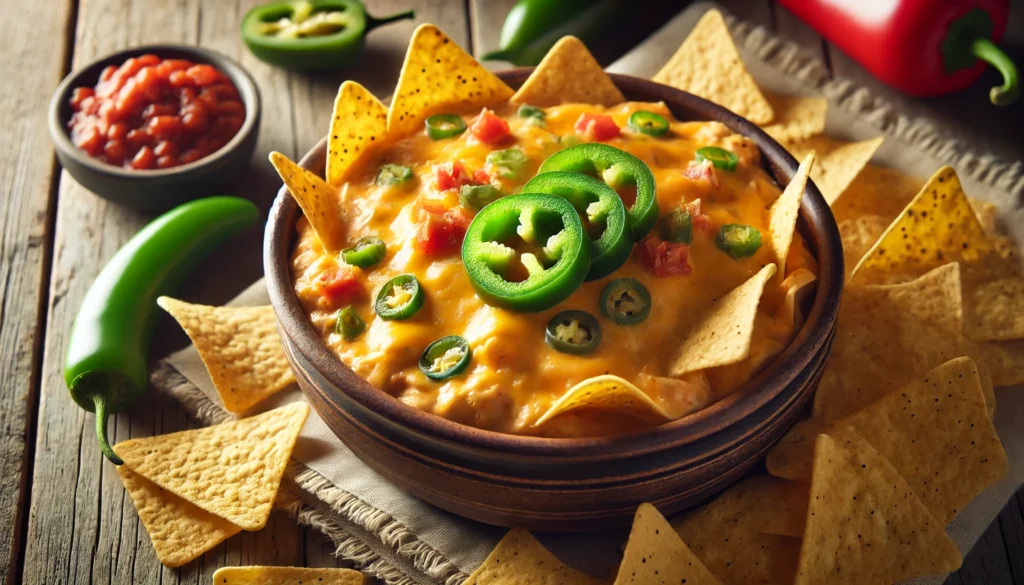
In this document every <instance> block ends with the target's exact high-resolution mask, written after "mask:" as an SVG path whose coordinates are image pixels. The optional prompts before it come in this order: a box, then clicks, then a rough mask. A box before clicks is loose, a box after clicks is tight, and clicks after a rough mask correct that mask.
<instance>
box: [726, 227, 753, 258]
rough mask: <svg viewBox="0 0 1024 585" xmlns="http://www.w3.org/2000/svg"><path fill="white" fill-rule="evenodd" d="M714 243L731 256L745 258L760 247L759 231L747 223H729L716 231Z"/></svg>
mask: <svg viewBox="0 0 1024 585" xmlns="http://www.w3.org/2000/svg"><path fill="white" fill-rule="evenodd" d="M715 245H717V246H718V249H719V250H721V251H723V252H725V253H726V254H728V255H730V256H732V257H733V258H736V259H740V258H746V257H747V256H753V255H754V253H755V252H757V250H758V248H760V247H761V232H759V231H758V230H757V228H755V227H752V226H749V225H740V224H737V223H730V224H729V225H723V226H722V229H720V230H719V231H718V237H716V238H715Z"/></svg>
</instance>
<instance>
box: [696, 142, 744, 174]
mask: <svg viewBox="0 0 1024 585" xmlns="http://www.w3.org/2000/svg"><path fill="white" fill-rule="evenodd" d="M694 158H696V159H697V162H704V161H710V162H711V165H712V166H714V167H715V168H716V169H721V170H723V171H735V170H736V163H737V162H739V159H737V158H736V155H735V154H734V153H733V152H732V151H730V150H726V149H724V148H718V147H717V146H705V147H704V148H698V149H697V155H696V156H695V157H694Z"/></svg>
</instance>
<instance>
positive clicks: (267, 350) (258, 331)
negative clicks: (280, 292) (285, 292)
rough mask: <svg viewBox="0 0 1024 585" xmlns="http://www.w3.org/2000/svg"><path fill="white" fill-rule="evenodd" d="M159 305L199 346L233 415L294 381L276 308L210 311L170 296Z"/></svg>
mask: <svg viewBox="0 0 1024 585" xmlns="http://www.w3.org/2000/svg"><path fill="white" fill-rule="evenodd" d="M156 302H157V304H158V305H160V306H161V307H163V309H164V310H166V311H167V312H168V313H170V314H171V316H172V317H174V318H175V320H177V321H178V323H179V324H181V328H182V329H184V330H185V333H186V334H188V336H189V339H191V340H192V343H193V344H195V347H196V351H198V352H199V357H200V358H202V360H203V364H204V365H205V366H206V370H207V371H208V372H209V373H210V378H211V379H212V380H213V385H214V387H216V388H217V394H219V395H220V399H221V402H223V403H224V408H226V409H227V410H228V411H229V412H233V413H235V414H241V413H243V412H245V411H246V410H248V409H249V408H252V407H253V406H255V405H256V404H258V403H259V402H261V401H263V400H264V399H265V398H267V397H268V396H270V395H272V394H275V393H277V392H280V391H281V390H284V389H285V388H287V387H288V386H289V385H291V384H293V383H295V374H294V373H292V369H291V366H290V365H289V364H288V358H286V357H285V354H284V348H283V347H282V346H281V337H280V335H278V333H277V319H276V317H274V309H273V307H271V306H269V305H267V306H264V307H209V306H206V305H193V304H191V303H186V302H184V301H179V300H177V299H172V298H170V297H160V298H159V299H157V301H156Z"/></svg>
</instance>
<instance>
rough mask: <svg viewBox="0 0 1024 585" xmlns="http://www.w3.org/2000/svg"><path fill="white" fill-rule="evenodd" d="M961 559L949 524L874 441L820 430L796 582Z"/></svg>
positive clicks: (902, 573)
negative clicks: (932, 510)
mask: <svg viewBox="0 0 1024 585" xmlns="http://www.w3.org/2000/svg"><path fill="white" fill-rule="evenodd" d="M960 561H961V559H960V551H959V550H957V548H956V545H955V544H954V543H953V541H952V540H950V539H949V537H948V536H946V532H945V530H944V529H943V524H942V523H941V522H939V521H938V520H936V519H935V518H934V517H933V516H932V515H931V514H930V513H929V512H928V509H927V508H925V507H924V504H922V503H921V500H919V499H918V497H917V496H916V495H914V492H913V491H912V490H911V489H910V486H909V485H907V482H906V480H904V479H903V477H901V476H900V474H899V473H898V472H897V471H896V470H895V469H893V467H892V465H890V464H889V462H888V461H886V460H885V458H884V457H882V456H881V455H879V454H878V452H877V451H875V450H874V449H873V448H872V447H871V445H869V444H867V442H866V441H864V440H863V439H861V440H860V441H857V442H846V443H843V444H841V443H839V442H838V441H834V440H833V439H832V438H830V437H829V436H827V435H819V436H818V439H817V442H816V444H815V448H814V468H813V472H812V477H811V496H810V506H809V508H808V512H807V527H806V528H805V530H804V539H803V544H802V546H801V547H800V561H799V565H798V568H797V573H796V580H795V585H811V584H814V585H817V584H820V583H829V584H832V585H843V584H845V583H848V584H850V585H863V584H864V583H894V582H896V581H902V580H904V579H910V578H913V577H918V576H923V575H931V574H935V573H943V572H948V571H953V570H956V569H957V568H959V567H960Z"/></svg>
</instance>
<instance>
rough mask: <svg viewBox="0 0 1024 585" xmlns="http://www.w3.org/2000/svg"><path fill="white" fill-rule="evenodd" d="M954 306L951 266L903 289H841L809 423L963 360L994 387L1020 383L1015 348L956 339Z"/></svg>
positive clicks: (956, 282) (1021, 358)
mask: <svg viewBox="0 0 1024 585" xmlns="http://www.w3.org/2000/svg"><path fill="white" fill-rule="evenodd" d="M962 305H963V303H962V299H961V293H960V269H959V266H958V265H957V264H953V263H951V264H947V265H946V266H942V267H939V268H936V269H935V270H933V271H931V272H929V273H928V274H925V275H924V276H922V277H921V278H918V279H917V280H913V281H911V282H908V283H904V284H898V285H885V286H848V287H847V288H846V290H845V291H844V293H843V302H842V303H841V304H840V307H839V323H838V325H837V329H836V335H835V339H834V340H833V342H832V352H831V354H830V355H829V360H828V363H827V364H826V365H825V371H824V372H823V374H822V378H821V382H820V383H819V385H818V391H817V393H816V394H815V396H814V414H815V416H819V417H822V418H823V419H825V420H828V421H831V420H835V419H837V418H839V417H841V416H844V415H846V414H849V413H851V412H854V411H856V410H859V409H861V408H863V407H865V406H867V405H868V404H871V403H872V402H874V401H876V400H878V399H880V398H882V397H884V396H886V395H887V394H888V393H889V392H891V391H892V390H894V389H896V388H899V387H900V386H903V385H904V384H907V383H909V382H910V381H912V380H914V379H915V378H917V377H919V376H923V375H924V374H925V373H926V372H927V371H928V370H930V369H932V368H934V367H936V366H938V365H940V364H942V363H944V362H946V361H948V360H950V359H952V358H954V357H959V356H964V355H966V356H968V357H970V358H972V359H973V360H974V361H975V363H977V364H978V367H979V369H981V370H982V371H983V372H987V373H988V374H990V375H991V376H992V381H993V383H994V384H996V385H1008V384H1016V383H1021V382H1024V353H1022V352H1021V351H1020V349H1019V348H1017V347H1013V346H1009V347H1004V346H1002V345H1000V344H995V343H985V342H976V341H970V340H968V339H967V338H965V337H964V335H963V317H962V315H963V308H962Z"/></svg>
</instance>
